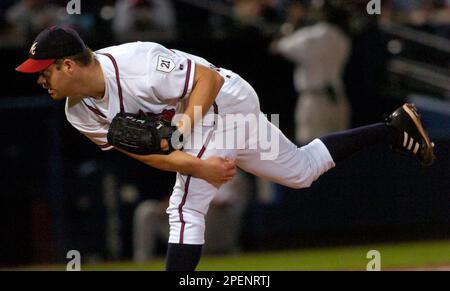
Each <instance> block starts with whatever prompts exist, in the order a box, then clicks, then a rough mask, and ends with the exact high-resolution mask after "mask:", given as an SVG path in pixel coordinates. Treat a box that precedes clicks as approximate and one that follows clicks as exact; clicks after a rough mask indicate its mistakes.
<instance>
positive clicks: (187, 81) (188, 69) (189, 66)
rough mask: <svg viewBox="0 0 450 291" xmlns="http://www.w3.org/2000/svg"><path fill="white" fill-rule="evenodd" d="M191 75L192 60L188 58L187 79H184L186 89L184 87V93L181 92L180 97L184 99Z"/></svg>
mask: <svg viewBox="0 0 450 291" xmlns="http://www.w3.org/2000/svg"><path fill="white" fill-rule="evenodd" d="M190 77H191V60H189V59H188V60H187V72H186V80H185V81H184V89H183V94H181V97H180V99H183V98H184V96H186V93H187V91H188V88H189V79H190Z"/></svg>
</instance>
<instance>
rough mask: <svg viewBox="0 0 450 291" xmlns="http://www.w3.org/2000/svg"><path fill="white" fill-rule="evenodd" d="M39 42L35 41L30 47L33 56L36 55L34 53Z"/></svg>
mask: <svg viewBox="0 0 450 291" xmlns="http://www.w3.org/2000/svg"><path fill="white" fill-rule="evenodd" d="M37 44H38V43H37V42H35V43H33V45H32V46H31V48H30V54H31V55H32V56H34V55H35V54H36V45H37Z"/></svg>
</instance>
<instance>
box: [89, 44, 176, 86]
mask: <svg viewBox="0 0 450 291" xmlns="http://www.w3.org/2000/svg"><path fill="white" fill-rule="evenodd" d="M95 53H96V54H106V53H108V54H110V55H112V56H113V57H114V59H115V61H116V62H117V64H118V66H119V71H120V74H121V77H125V78H128V77H138V76H145V75H147V74H148V73H149V69H148V68H149V67H150V65H151V62H152V61H153V60H154V59H155V57H157V56H158V55H169V54H171V51H170V50H169V49H167V48H165V47H164V46H163V45H161V44H158V43H155V42H140V41H138V42H131V43H125V44H121V45H116V46H111V47H107V48H103V49H100V50H97V51H96V52H95ZM103 59H104V62H110V60H108V59H106V58H103Z"/></svg>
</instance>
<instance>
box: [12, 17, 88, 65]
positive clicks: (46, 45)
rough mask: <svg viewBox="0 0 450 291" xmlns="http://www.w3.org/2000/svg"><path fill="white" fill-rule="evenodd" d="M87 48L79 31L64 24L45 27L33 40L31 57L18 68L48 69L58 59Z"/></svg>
mask: <svg viewBox="0 0 450 291" xmlns="http://www.w3.org/2000/svg"><path fill="white" fill-rule="evenodd" d="M84 49H86V45H85V44H84V42H83V40H82V39H81V37H80V36H79V35H78V33H77V32H76V31H75V30H73V29H71V28H69V27H62V26H52V27H49V28H46V29H44V30H43V31H42V32H41V33H39V35H38V36H37V37H36V39H35V40H34V42H33V45H32V46H31V48H30V51H29V58H28V60H26V61H25V62H23V63H22V64H21V65H20V66H18V67H17V68H16V71H19V72H22V73H37V72H39V71H42V70H45V69H47V68H48V67H49V66H50V65H51V64H53V62H54V61H55V60H56V59H59V58H62V57H67V56H72V55H76V54H78V53H81V52H83V51H84Z"/></svg>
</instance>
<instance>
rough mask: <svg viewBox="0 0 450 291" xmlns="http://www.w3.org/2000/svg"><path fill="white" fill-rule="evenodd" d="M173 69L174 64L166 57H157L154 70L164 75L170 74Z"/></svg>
mask: <svg viewBox="0 0 450 291" xmlns="http://www.w3.org/2000/svg"><path fill="white" fill-rule="evenodd" d="M174 68H175V62H174V61H173V60H172V59H170V58H168V57H166V56H162V55H159V56H158V62H157V64H156V70H157V71H160V72H164V73H170V72H172V71H173V69H174Z"/></svg>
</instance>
